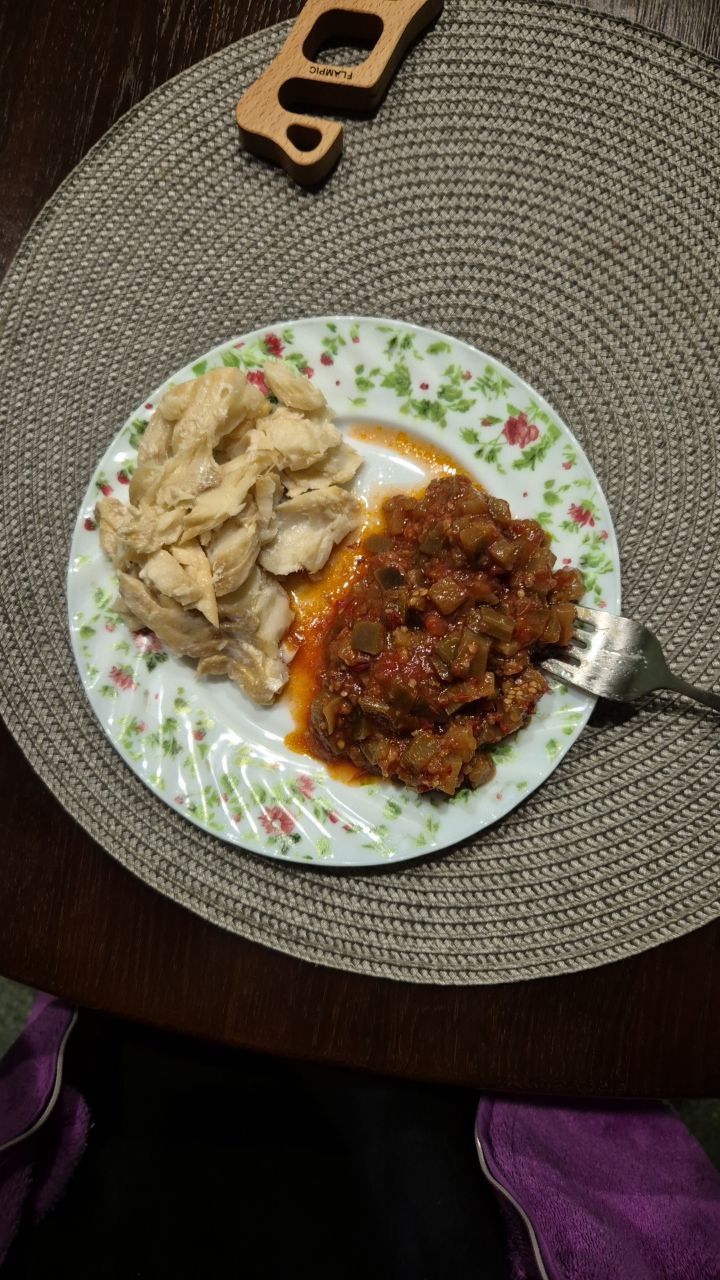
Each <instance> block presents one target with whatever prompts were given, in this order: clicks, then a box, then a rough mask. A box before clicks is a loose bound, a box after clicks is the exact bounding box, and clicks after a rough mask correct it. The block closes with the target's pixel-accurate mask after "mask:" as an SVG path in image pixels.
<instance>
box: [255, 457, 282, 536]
mask: <svg viewBox="0 0 720 1280" xmlns="http://www.w3.org/2000/svg"><path fill="white" fill-rule="evenodd" d="M279 495H280V479H279V477H278V476H276V475H275V473H274V472H269V473H266V474H265V475H262V476H258V478H257V480H256V481H255V505H256V506H257V512H258V516H259V518H260V538H261V541H262V542H269V541H270V540H271V539H272V538H274V536H275V505H276V503H277V500H278V497H279Z"/></svg>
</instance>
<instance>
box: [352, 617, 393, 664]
mask: <svg viewBox="0 0 720 1280" xmlns="http://www.w3.org/2000/svg"><path fill="white" fill-rule="evenodd" d="M350 643H351V645H352V647H353V649H354V650H355V651H356V653H369V654H370V655H371V656H372V657H375V655H376V654H378V653H382V650H383V647H384V644H385V628H384V627H383V625H382V623H381V622H370V621H369V619H367V618H362V619H361V620H360V622H356V623H355V624H354V625H353V629H352V631H351V633H350Z"/></svg>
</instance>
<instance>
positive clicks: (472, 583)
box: [310, 476, 583, 795]
mask: <svg viewBox="0 0 720 1280" xmlns="http://www.w3.org/2000/svg"><path fill="white" fill-rule="evenodd" d="M361 551H362V555H361V561H360V565H359V572H358V573H357V575H356V576H355V579H354V581H353V583H352V585H351V586H350V588H349V590H348V592H347V594H345V595H344V596H343V597H342V598H341V599H340V600H339V601H338V602H337V603H336V605H335V607H334V610H333V614H332V618H331V623H330V626H329V628H328V631H327V634H326V637H325V640H324V646H323V647H324V653H323V659H324V665H323V670H322V671H321V672H320V679H319V683H318V689H319V691H318V692H317V693H316V696H315V697H314V699H313V701H312V704H311V707H310V728H311V733H312V736H313V739H314V742H315V744H316V746H317V748H318V754H319V755H321V756H322V757H324V758H326V759H338V758H341V759H346V760H350V761H352V762H353V764H355V765H356V766H358V767H359V768H361V769H363V770H365V771H368V772H370V773H375V774H381V775H383V776H384V777H389V778H397V779H399V780H400V781H402V782H404V783H406V784H407V785H408V786H411V787H415V788H416V789H417V790H418V791H432V790H437V791H440V792H445V793H446V794H448V795H452V794H453V793H454V792H455V791H456V790H457V789H458V787H460V786H461V785H463V784H468V785H470V786H472V787H477V786H480V785H482V784H483V783H485V782H488V781H490V779H491V778H492V777H493V774H494V771H495V769H494V765H493V761H492V756H491V754H490V749H491V748H492V746H493V745H494V744H496V743H498V742H499V741H500V740H501V739H502V738H504V737H506V736H507V735H508V734H510V733H514V732H515V730H517V729H520V728H521V727H522V726H523V725H525V724H527V722H528V720H529V717H530V716H531V715H532V714H533V712H534V710H535V706H536V704H537V702H538V699H539V698H540V697H541V696H542V694H543V693H545V692H546V690H547V687H548V686H547V683H546V681H545V678H544V677H543V675H542V673H541V672H540V671H539V670H538V669H537V668H536V667H535V666H534V665H533V658H534V656H535V655H536V654H537V652H538V651H539V650H541V649H542V647H544V646H546V645H565V644H568V643H569V641H570V637H571V634H572V629H573V624H574V619H575V608H574V602H575V601H577V600H579V599H580V597H581V595H582V591H583V582H582V577H581V575H580V573H579V572H578V571H577V570H576V569H559V570H556V569H555V568H554V564H555V556H554V555H553V553H552V551H551V550H550V546H549V538H548V535H547V534H546V533H545V531H544V530H543V529H542V527H541V526H540V525H539V524H538V523H537V522H536V521H534V520H514V519H513V518H512V515H511V512H510V508H509V506H508V504H507V503H506V502H504V501H503V500H502V499H499V498H493V497H490V496H489V495H488V494H486V493H484V492H483V491H482V490H480V489H479V488H478V487H477V486H476V485H474V484H473V483H472V482H471V481H470V480H469V479H467V478H466V477H464V476H449V477H443V478H441V479H438V480H434V481H432V483H431V484H430V485H429V486H428V487H427V489H426V490H425V491H424V493H423V494H421V495H420V496H419V497H412V496H408V495H404V494H403V495H398V496H394V497H391V498H388V499H387V500H386V501H385V503H384V505H383V509H382V523H381V526H380V528H379V529H378V530H377V531H375V532H373V533H372V534H370V535H369V536H368V537H366V539H365V541H364V543H363V545H362V549H361Z"/></svg>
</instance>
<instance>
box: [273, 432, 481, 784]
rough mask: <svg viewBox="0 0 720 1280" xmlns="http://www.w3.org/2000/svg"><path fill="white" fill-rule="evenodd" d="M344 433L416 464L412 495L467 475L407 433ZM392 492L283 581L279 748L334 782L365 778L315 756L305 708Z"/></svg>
mask: <svg viewBox="0 0 720 1280" xmlns="http://www.w3.org/2000/svg"><path fill="white" fill-rule="evenodd" d="M345 434H346V436H350V437H351V438H352V439H355V440H362V441H363V442H366V443H368V444H372V445H376V446H380V447H382V448H384V449H391V450H392V451H393V452H394V453H398V454H400V455H401V456H402V457H406V458H411V459H412V460H413V462H417V463H418V465H419V466H422V467H423V468H424V470H425V471H426V472H427V479H426V481H425V483H424V484H423V485H422V486H421V487H420V489H418V490H415V494H417V493H419V492H422V490H423V489H424V488H426V486H427V484H429V483H430V481H431V480H433V479H435V478H436V477H438V476H455V475H467V474H468V472H467V470H466V469H465V467H463V465H462V463H460V462H458V461H457V460H456V459H455V458H453V456H452V455H451V454H449V453H447V452H446V451H445V450H444V449H440V448H439V447H438V446H437V445H434V444H430V443H428V442H427V441H425V440H420V439H418V437H417V436H413V435H412V434H411V433H410V432H407V431H396V430H395V429H394V428H391V427H380V426H356V427H350V428H348V429H347V430H346V432H345ZM393 492H397V490H393V489H390V488H383V489H382V491H381V493H379V494H378V496H377V500H376V501H372V500H371V501H370V502H369V503H368V507H367V511H366V515H365V519H364V521H363V524H362V526H361V527H360V528H359V529H356V530H355V531H354V532H353V533H352V534H351V535H350V538H349V541H346V542H344V543H342V544H341V545H340V546H339V547H336V549H335V551H334V552H333V554H332V555H331V557H330V559H329V561H328V563H327V564H326V566H325V568H324V569H322V570H321V571H320V573H319V574H316V575H314V576H313V577H311V578H308V577H305V576H303V575H301V574H297V575H294V578H291V579H290V580H289V582H288V589H289V592H290V599H291V603H292V607H293V610H294V613H295V618H294V621H293V625H292V628H291V630H290V632H289V633H288V636H287V641H288V643H289V644H290V645H291V647H292V648H297V652H296V654H295V657H294V658H293V660H292V662H291V663H290V678H289V681H288V685H287V691H286V697H287V700H288V703H289V706H290V711H291V713H292V717H293V720H294V721H295V726H296V727H295V728H294V729H293V730H291V732H290V733H289V734H288V735H287V736H286V738H285V745H286V746H287V747H289V748H290V750H291V751H296V752H298V754H299V755H304V756H312V757H313V758H314V759H316V760H322V761H323V763H324V764H325V767H326V768H327V770H328V773H329V774H330V775H331V777H333V778H336V779H337V780H338V781H339V782H345V783H359V782H368V781H370V780H371V775H370V774H367V773H365V772H364V771H363V770H362V769H359V768H358V767H357V766H356V765H354V764H352V763H351V762H350V761H349V760H346V761H337V760H328V759H327V758H326V757H325V756H323V755H321V754H320V752H319V749H318V744H317V742H316V741H315V738H314V736H313V734H312V732H311V730H310V707H311V705H312V701H313V698H314V697H315V694H316V693H317V691H318V689H319V687H320V683H321V679H322V673H323V668H324V658H325V654H324V644H325V637H326V635H327V632H328V628H329V626H330V624H331V622H332V619H333V616H334V614H335V610H336V608H337V605H338V601H340V600H343V599H344V598H345V596H346V595H347V593H348V591H349V590H350V588H351V587H352V586H353V585H354V583H355V582H357V581H358V579H359V578H361V577H362V573H363V558H362V554H361V543H362V542H363V540H364V539H365V538H366V537H367V536H368V534H369V533H372V532H374V531H376V530H379V529H380V528H381V527H382V511H381V505H382V502H384V500H385V498H388V497H390V495H391V494H392V493H393ZM404 492H408V491H407V490H405V491H404ZM415 494H413V496H415Z"/></svg>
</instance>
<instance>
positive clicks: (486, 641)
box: [470, 636, 492, 680]
mask: <svg viewBox="0 0 720 1280" xmlns="http://www.w3.org/2000/svg"><path fill="white" fill-rule="evenodd" d="M477 643H478V647H477V649H476V651H475V655H474V657H473V659H472V662H471V663H470V675H471V676H473V678H474V679H476V680H479V679H480V678H481V677H482V676H484V675H485V672H486V671H487V664H488V654H489V653H490V645H491V644H492V640H491V639H490V636H478V637H477Z"/></svg>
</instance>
